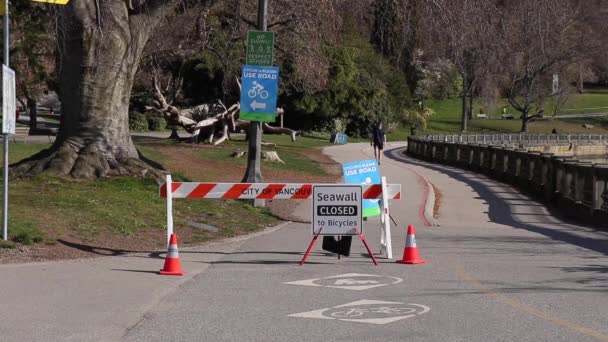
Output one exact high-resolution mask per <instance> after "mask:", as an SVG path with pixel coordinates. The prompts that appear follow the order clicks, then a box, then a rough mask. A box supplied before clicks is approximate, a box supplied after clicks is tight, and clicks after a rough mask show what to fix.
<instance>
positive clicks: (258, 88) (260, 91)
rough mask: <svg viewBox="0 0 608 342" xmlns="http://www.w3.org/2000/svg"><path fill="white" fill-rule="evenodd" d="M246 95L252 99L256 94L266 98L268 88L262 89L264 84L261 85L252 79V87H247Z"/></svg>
mask: <svg viewBox="0 0 608 342" xmlns="http://www.w3.org/2000/svg"><path fill="white" fill-rule="evenodd" d="M247 96H249V97H250V98H252V99H253V98H255V97H257V96H260V98H262V99H267V98H268V96H269V94H268V90H264V86H262V85H261V84H259V83H258V82H256V81H253V88H251V89H249V91H248V92H247Z"/></svg>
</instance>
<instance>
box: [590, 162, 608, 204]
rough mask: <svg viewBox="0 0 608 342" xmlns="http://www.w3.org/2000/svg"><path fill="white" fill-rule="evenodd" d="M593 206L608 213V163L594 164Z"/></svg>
mask: <svg viewBox="0 0 608 342" xmlns="http://www.w3.org/2000/svg"><path fill="white" fill-rule="evenodd" d="M592 207H593V209H594V210H603V211H606V213H608V164H595V165H593V204H592Z"/></svg>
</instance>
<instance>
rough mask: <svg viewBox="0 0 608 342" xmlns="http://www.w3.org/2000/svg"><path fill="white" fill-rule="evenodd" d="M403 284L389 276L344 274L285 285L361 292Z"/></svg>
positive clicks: (398, 279) (399, 279)
mask: <svg viewBox="0 0 608 342" xmlns="http://www.w3.org/2000/svg"><path fill="white" fill-rule="evenodd" d="M401 282H403V279H401V278H397V277H391V276H380V275H373V274H361V273H346V274H340V275H336V276H331V277H323V278H313V279H305V280H298V281H290V282H287V283H285V284H289V285H304V286H318V287H331V288H336V289H344V290H354V291H362V290H369V289H372V288H375V287H381V286H387V285H395V284H399V283H401Z"/></svg>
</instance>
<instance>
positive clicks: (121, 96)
mask: <svg viewBox="0 0 608 342" xmlns="http://www.w3.org/2000/svg"><path fill="white" fill-rule="evenodd" d="M95 3H96V2H93V1H85V0H73V1H71V3H70V5H68V6H67V8H65V9H63V10H62V11H61V13H60V20H59V23H60V27H59V30H58V37H59V49H60V53H59V68H60V69H59V82H60V92H59V97H60V100H61V103H62V120H61V124H60V128H59V133H58V136H57V139H56V141H55V144H54V145H53V146H52V147H51V148H50V149H49V150H45V151H42V152H41V153H39V154H37V155H35V156H34V157H32V158H30V159H29V160H26V161H23V162H20V163H19V164H18V165H16V166H15V167H14V168H13V172H14V173H16V174H17V175H20V174H25V175H30V174H36V173H39V172H48V173H50V174H54V175H60V176H68V175H69V176H72V177H75V178H96V177H105V176H111V175H146V174H147V173H148V172H149V171H152V173H153V174H156V175H158V173H157V172H155V170H154V169H153V168H152V167H150V166H148V165H146V164H145V163H143V162H142V161H140V160H139V158H138V152H137V150H136V149H135V146H134V145H133V141H132V140H131V136H130V134H129V125H128V110H129V98H130V95H131V87H132V85H133V79H134V77H135V73H136V72H137V68H138V66H139V62H140V58H141V55H142V52H143V49H144V46H145V44H146V42H147V40H148V38H149V35H150V33H151V31H152V29H153V28H154V26H156V24H157V23H158V21H159V19H160V18H161V17H162V14H163V13H162V12H163V11H165V10H167V8H168V7H170V4H171V3H172V1H171V0H164V2H163V5H160V3H161V2H160V1H155V0H148V1H147V2H145V1H140V2H139V5H140V6H142V8H141V9H139V8H134V9H130V10H129V8H127V6H129V5H130V4H131V2H129V1H125V0H102V1H99V2H98V6H99V7H96V6H95Z"/></svg>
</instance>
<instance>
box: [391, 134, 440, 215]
mask: <svg viewBox="0 0 608 342" xmlns="http://www.w3.org/2000/svg"><path fill="white" fill-rule="evenodd" d="M406 147H407V144H406V146H405V147H403V148H396V149H392V150H390V151H387V155H389V156H390V157H391V158H392V159H393V160H398V161H407V159H409V157H407V156H405V155H404V154H403V151H404V150H405V148H406ZM403 168H404V169H406V170H408V171H410V172H412V173H413V174H415V175H416V177H418V181H419V182H420V184H422V186H423V187H424V194H425V198H424V207H423V209H422V210H421V213H420V214H421V215H422V216H423V217H424V219H425V220H426V221H427V222H428V224H429V226H433V227H439V226H440V224H439V220H437V219H436V218H435V216H434V215H433V214H434V211H435V202H436V200H437V199H436V195H435V189H434V188H433V183H431V182H430V181H429V180H428V179H427V178H426V177H424V176H423V175H421V174H420V173H419V172H416V171H415V170H413V169H411V168H409V167H405V166H403Z"/></svg>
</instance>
